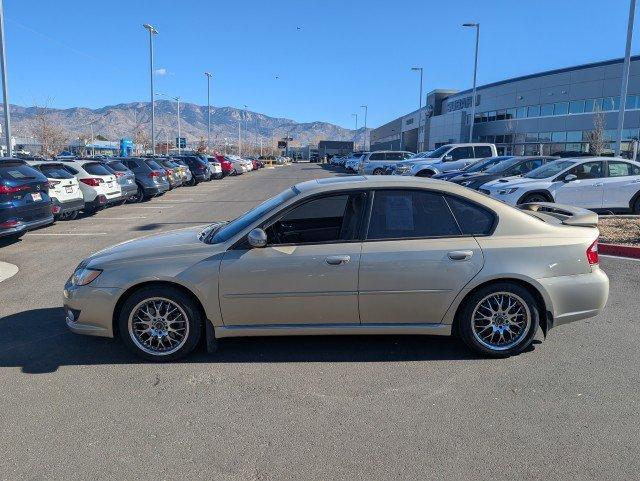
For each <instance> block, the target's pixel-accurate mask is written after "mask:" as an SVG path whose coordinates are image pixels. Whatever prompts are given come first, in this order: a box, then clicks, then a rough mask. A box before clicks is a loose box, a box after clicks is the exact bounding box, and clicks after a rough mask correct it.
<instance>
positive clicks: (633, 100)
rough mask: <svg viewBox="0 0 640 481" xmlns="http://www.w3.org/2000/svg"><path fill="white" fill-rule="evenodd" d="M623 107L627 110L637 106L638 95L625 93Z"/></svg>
mask: <svg viewBox="0 0 640 481" xmlns="http://www.w3.org/2000/svg"><path fill="white" fill-rule="evenodd" d="M624 108H625V109H627V110H631V109H635V108H638V96H637V95H627V101H626V103H625V105H624Z"/></svg>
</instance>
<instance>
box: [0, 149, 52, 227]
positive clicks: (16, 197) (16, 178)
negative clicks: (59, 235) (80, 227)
mask: <svg viewBox="0 0 640 481" xmlns="http://www.w3.org/2000/svg"><path fill="white" fill-rule="evenodd" d="M51 205H52V203H51V198H50V197H49V181H48V179H47V178H46V177H45V176H44V175H43V174H42V173H40V172H38V171H37V170H35V169H34V168H32V167H30V166H28V165H27V163H26V162H24V161H23V160H19V159H6V158H5V159H0V237H12V238H14V239H17V238H19V237H22V236H23V235H24V234H25V232H27V231H28V230H31V229H36V228H38V227H42V226H45V225H49V224H52V223H53V213H52V212H51Z"/></svg>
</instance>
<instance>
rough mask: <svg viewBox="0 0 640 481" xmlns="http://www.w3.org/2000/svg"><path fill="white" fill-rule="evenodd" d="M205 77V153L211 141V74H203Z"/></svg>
mask: <svg viewBox="0 0 640 481" xmlns="http://www.w3.org/2000/svg"><path fill="white" fill-rule="evenodd" d="M204 74H205V75H206V76H207V152H209V143H210V141H211V86H210V83H211V77H213V74H211V73H209V72H205V73H204Z"/></svg>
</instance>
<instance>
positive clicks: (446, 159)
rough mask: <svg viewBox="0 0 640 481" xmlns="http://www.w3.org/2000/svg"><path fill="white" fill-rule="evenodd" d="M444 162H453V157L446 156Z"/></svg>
mask: <svg viewBox="0 0 640 481" xmlns="http://www.w3.org/2000/svg"><path fill="white" fill-rule="evenodd" d="M442 160H444V161H445V162H450V161H452V160H453V155H445V156H444V157H443V158H442Z"/></svg>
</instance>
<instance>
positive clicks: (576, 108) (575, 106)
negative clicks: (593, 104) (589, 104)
mask: <svg viewBox="0 0 640 481" xmlns="http://www.w3.org/2000/svg"><path fill="white" fill-rule="evenodd" d="M583 112H584V100H572V101H571V102H569V113H570V114H581V113H583Z"/></svg>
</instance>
